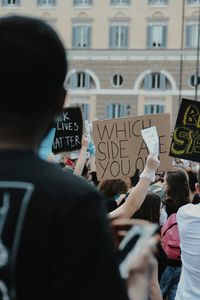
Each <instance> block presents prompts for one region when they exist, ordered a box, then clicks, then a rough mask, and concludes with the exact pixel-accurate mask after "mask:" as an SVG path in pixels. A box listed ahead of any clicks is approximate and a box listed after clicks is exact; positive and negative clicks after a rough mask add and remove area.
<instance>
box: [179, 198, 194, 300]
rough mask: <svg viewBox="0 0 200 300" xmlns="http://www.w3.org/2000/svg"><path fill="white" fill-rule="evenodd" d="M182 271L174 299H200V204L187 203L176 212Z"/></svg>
mask: <svg viewBox="0 0 200 300" xmlns="http://www.w3.org/2000/svg"><path fill="white" fill-rule="evenodd" d="M177 223H178V228H179V235H180V245H181V260H182V272H181V279H180V282H179V285H178V290H177V294H176V298H175V300H199V299H200V204H197V205H194V204H191V203H190V204H187V205H184V206H182V207H181V208H180V209H179V210H178V212H177Z"/></svg>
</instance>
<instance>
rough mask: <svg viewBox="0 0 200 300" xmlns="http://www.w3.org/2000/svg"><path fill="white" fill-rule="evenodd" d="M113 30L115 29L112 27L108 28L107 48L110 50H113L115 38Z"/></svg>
mask: <svg viewBox="0 0 200 300" xmlns="http://www.w3.org/2000/svg"><path fill="white" fill-rule="evenodd" d="M114 29H115V27H113V26H110V30H109V31H110V32H109V47H110V48H114V40H115V37H114Z"/></svg>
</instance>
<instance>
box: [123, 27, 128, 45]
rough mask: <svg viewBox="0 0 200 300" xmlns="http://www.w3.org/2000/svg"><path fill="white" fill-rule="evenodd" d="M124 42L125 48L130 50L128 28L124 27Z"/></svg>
mask: <svg viewBox="0 0 200 300" xmlns="http://www.w3.org/2000/svg"><path fill="white" fill-rule="evenodd" d="M123 35H124V42H123V47H124V48H128V26H124V27H123Z"/></svg>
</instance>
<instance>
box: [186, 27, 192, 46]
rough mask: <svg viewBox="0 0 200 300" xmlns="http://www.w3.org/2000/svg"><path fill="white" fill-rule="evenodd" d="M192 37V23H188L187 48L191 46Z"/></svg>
mask: <svg viewBox="0 0 200 300" xmlns="http://www.w3.org/2000/svg"><path fill="white" fill-rule="evenodd" d="M190 37H191V25H187V26H186V47H187V48H190V47H191V43H190Z"/></svg>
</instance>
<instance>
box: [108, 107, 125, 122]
mask: <svg viewBox="0 0 200 300" xmlns="http://www.w3.org/2000/svg"><path fill="white" fill-rule="evenodd" d="M127 115H128V105H127V104H121V103H117V104H111V103H109V104H107V105H106V118H107V119H112V118H120V117H126V116H127Z"/></svg>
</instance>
